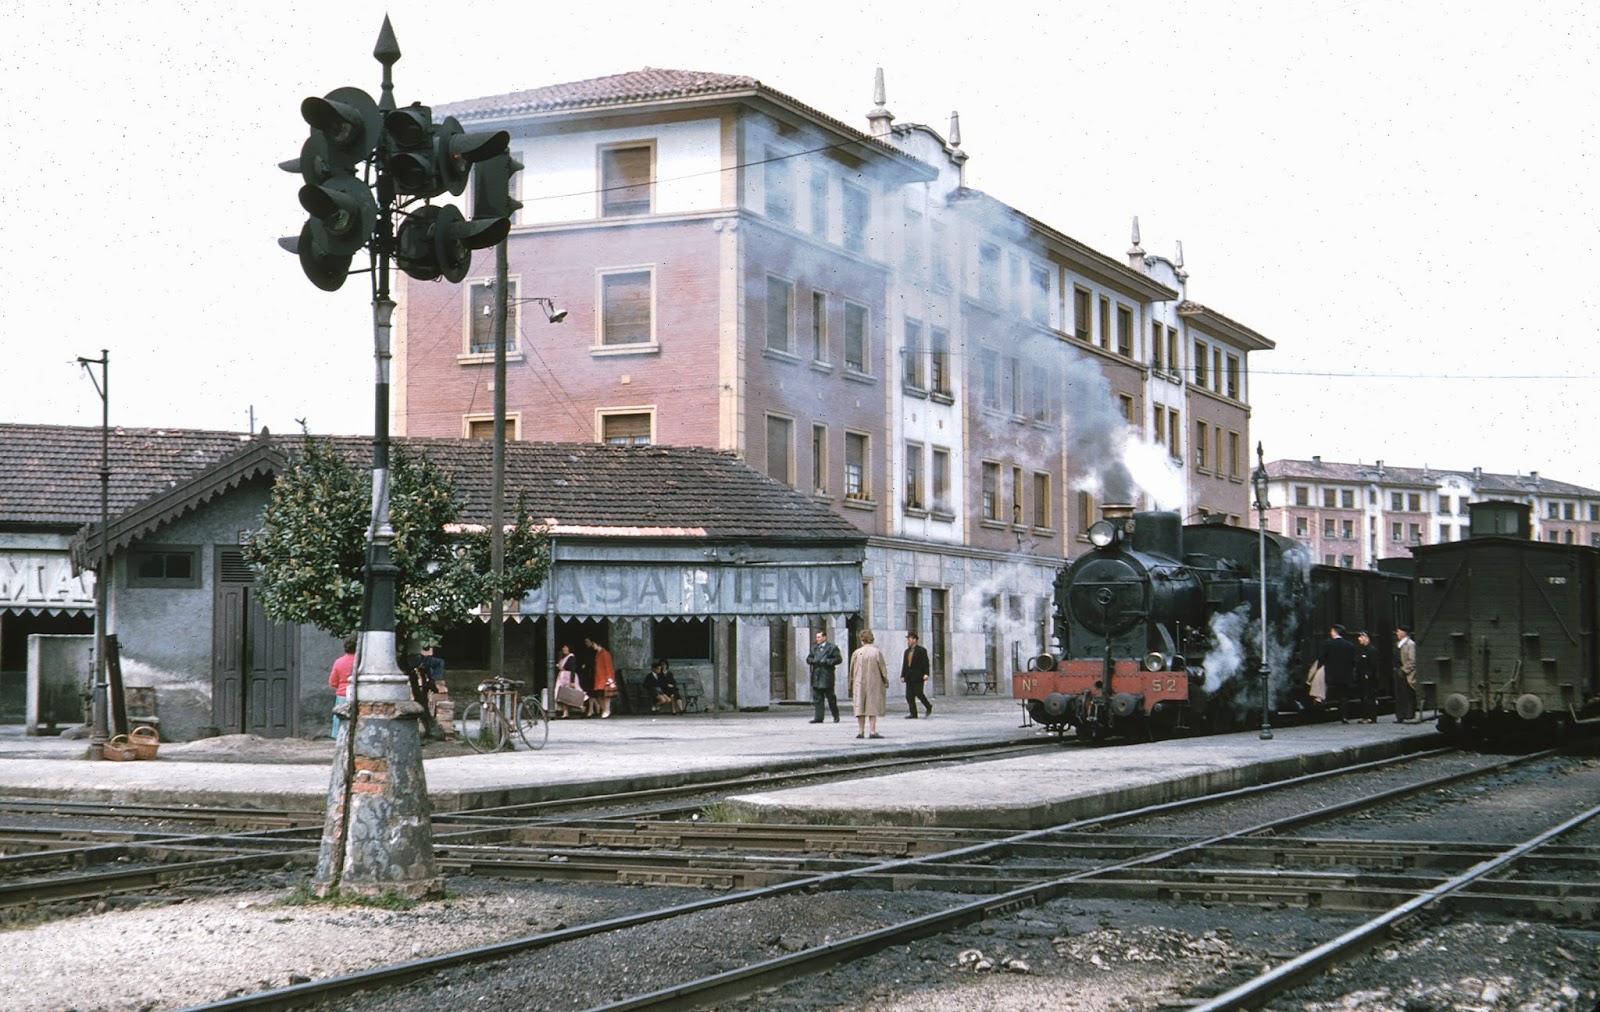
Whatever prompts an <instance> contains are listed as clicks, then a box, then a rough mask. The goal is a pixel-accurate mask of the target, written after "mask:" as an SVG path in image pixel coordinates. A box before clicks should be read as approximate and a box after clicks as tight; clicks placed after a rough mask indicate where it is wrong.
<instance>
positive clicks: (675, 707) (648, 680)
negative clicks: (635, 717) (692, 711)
mask: <svg viewBox="0 0 1600 1012" xmlns="http://www.w3.org/2000/svg"><path fill="white" fill-rule="evenodd" d="M644 691H645V695H647V696H649V697H650V712H651V713H656V712H657V711H659V710H660V708H661V707H663V706H664V707H666V708H667V712H668V713H682V712H683V696H682V695H680V694H679V692H678V680H677V679H676V678H674V677H672V668H671V667H669V666H668V665H667V659H666V658H665V657H663V658H661V659H660V660H658V661H656V662H655V663H654V664H653V665H651V666H650V673H649V674H648V675H646V676H645V678H644Z"/></svg>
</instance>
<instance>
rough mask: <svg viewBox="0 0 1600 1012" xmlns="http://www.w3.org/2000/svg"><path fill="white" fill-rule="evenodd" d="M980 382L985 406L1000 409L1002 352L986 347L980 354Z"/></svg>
mask: <svg viewBox="0 0 1600 1012" xmlns="http://www.w3.org/2000/svg"><path fill="white" fill-rule="evenodd" d="M978 383H979V385H980V387H981V395H982V399H983V406H984V407H986V408H993V409H994V410H996V411H998V410H999V409H1000V353H999V352H997V351H995V350H994V349H992V348H985V349H983V351H982V352H980V353H979V354H978Z"/></svg>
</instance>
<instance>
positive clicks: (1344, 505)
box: [1339, 488, 1356, 510]
mask: <svg viewBox="0 0 1600 1012" xmlns="http://www.w3.org/2000/svg"><path fill="white" fill-rule="evenodd" d="M1339 506H1340V508H1341V509H1347V510H1353V509H1355V508H1356V493H1355V490H1354V489H1348V488H1345V489H1340V490H1339Z"/></svg>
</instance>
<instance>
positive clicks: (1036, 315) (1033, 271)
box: [1028, 264, 1050, 327]
mask: <svg viewBox="0 0 1600 1012" xmlns="http://www.w3.org/2000/svg"><path fill="white" fill-rule="evenodd" d="M1028 291H1029V293H1030V294H1031V295H1032V299H1031V301H1030V302H1029V305H1028V314H1029V317H1030V318H1031V319H1032V320H1033V322H1034V323H1037V324H1038V325H1039V326H1041V327H1048V326H1050V272H1049V271H1047V270H1045V269H1044V268H1043V267H1040V266H1039V265H1038V264H1034V265H1032V266H1031V267H1029V268H1028Z"/></svg>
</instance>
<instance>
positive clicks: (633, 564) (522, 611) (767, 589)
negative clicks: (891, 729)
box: [508, 559, 861, 619]
mask: <svg viewBox="0 0 1600 1012" xmlns="http://www.w3.org/2000/svg"><path fill="white" fill-rule="evenodd" d="M552 590H553V593H554V596H555V610H556V614H557V615H559V616H561V617H562V618H575V619H602V618H658V619H672V618H735V617H739V618H781V617H786V616H798V615H838V614H853V613H855V612H859V611H860V610H861V562H860V560H859V559H855V560H840V559H819V560H805V559H795V560H793V561H785V562H757V563H740V562H728V563H712V564H709V565H694V564H683V563H672V562H661V563H650V562H637V561H601V560H581V561H574V560H562V561H558V562H557V564H556V566H555V571H554V574H553V577H552V579H551V581H550V582H549V583H548V584H546V585H545V586H544V587H541V588H539V589H538V590H536V591H534V592H532V593H530V594H528V595H527V596H526V597H524V598H523V599H522V600H521V601H520V602H518V607H517V610H516V612H513V613H512V614H511V615H508V617H511V618H537V617H540V616H543V615H544V614H545V613H546V609H547V607H548V604H549V595H550V594H551V593H552Z"/></svg>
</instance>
